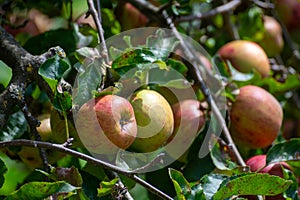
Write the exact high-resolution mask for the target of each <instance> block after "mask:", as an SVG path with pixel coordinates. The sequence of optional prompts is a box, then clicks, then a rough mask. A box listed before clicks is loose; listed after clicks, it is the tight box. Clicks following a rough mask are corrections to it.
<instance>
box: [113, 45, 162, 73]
mask: <svg viewBox="0 0 300 200" xmlns="http://www.w3.org/2000/svg"><path fill="white" fill-rule="evenodd" d="M156 60H157V58H156V57H155V55H154V54H153V53H152V52H151V51H150V50H148V49H145V48H142V49H134V50H132V51H128V52H125V53H123V54H122V55H121V56H119V57H118V58H116V59H115V60H114V61H113V63H112V68H113V69H119V68H122V67H125V66H132V65H137V64H142V63H153V62H154V61H156Z"/></svg>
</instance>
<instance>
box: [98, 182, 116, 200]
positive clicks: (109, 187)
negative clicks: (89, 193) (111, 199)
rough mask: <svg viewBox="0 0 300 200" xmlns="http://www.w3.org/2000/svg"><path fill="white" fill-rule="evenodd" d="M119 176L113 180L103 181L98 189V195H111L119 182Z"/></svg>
mask: <svg viewBox="0 0 300 200" xmlns="http://www.w3.org/2000/svg"><path fill="white" fill-rule="evenodd" d="M118 180H119V179H118V178H115V179H113V180H111V181H101V183H100V188H98V189H97V191H98V195H97V196H98V197H103V196H106V195H109V194H111V193H112V192H113V190H114V186H115V184H116V183H117V182H118Z"/></svg>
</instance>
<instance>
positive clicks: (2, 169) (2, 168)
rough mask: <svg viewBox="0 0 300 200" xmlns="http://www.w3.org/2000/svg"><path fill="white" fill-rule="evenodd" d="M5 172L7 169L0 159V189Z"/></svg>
mask: <svg viewBox="0 0 300 200" xmlns="http://www.w3.org/2000/svg"><path fill="white" fill-rule="evenodd" d="M6 172H7V167H6V165H5V163H4V162H3V160H2V159H0V188H1V187H2V185H3V184H4V180H5V178H4V174H5V173H6Z"/></svg>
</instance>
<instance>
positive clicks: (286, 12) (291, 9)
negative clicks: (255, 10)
mask: <svg viewBox="0 0 300 200" xmlns="http://www.w3.org/2000/svg"><path fill="white" fill-rule="evenodd" d="M274 2H275V8H276V10H277V13H278V15H279V18H280V19H281V20H282V22H283V24H284V25H285V26H286V27H287V29H288V30H289V31H294V30H296V29H298V28H299V27H300V23H299V20H300V2H299V1H298V0H276V1H274Z"/></svg>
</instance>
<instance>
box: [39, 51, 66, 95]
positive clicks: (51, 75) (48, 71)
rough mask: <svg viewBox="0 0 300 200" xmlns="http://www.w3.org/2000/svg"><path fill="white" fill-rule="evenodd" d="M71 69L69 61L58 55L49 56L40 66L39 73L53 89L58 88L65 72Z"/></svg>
mask: <svg viewBox="0 0 300 200" xmlns="http://www.w3.org/2000/svg"><path fill="white" fill-rule="evenodd" d="M69 69H70V65H69V63H67V62H66V61H65V60H63V59H61V58H59V56H58V55H56V56H54V57H53V58H49V59H48V60H46V62H44V63H43V64H42V65H41V67H40V68H39V72H38V73H39V74H40V75H41V76H42V77H43V78H44V79H45V81H46V82H47V83H48V85H49V86H50V88H51V89H52V91H53V92H54V91H55V90H56V86H57V83H58V81H59V80H60V79H61V78H62V77H63V75H64V73H65V72H66V71H67V70H69Z"/></svg>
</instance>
